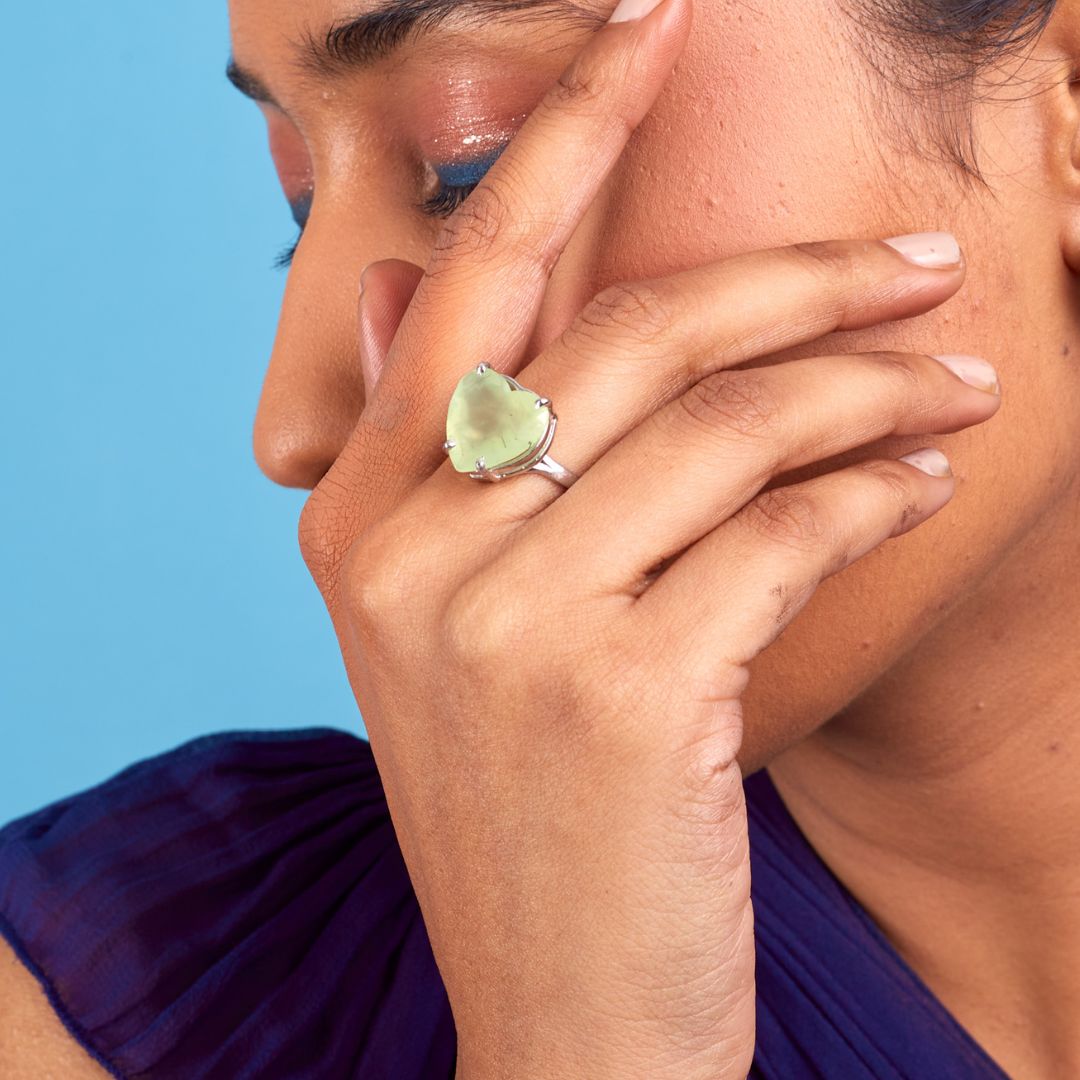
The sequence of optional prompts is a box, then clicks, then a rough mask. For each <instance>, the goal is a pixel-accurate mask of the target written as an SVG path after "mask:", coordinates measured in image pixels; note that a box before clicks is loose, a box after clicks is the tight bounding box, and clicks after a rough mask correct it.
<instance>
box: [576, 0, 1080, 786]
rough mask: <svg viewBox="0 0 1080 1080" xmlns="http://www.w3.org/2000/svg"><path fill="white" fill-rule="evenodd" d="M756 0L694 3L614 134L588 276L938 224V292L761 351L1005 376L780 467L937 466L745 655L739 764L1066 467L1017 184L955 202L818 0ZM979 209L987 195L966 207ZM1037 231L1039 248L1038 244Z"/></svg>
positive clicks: (810, 707) (832, 695)
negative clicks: (1014, 241)
mask: <svg viewBox="0 0 1080 1080" xmlns="http://www.w3.org/2000/svg"><path fill="white" fill-rule="evenodd" d="M755 7H757V8H758V9H760V17H758V16H755V15H754V13H752V12H749V11H748V10H744V9H743V8H742V5H741V4H740V5H735V4H732V5H729V4H726V3H718V4H716V5H699V6H698V9H697V11H696V13H695V17H696V18H697V19H698V20H699V27H700V26H702V24H703V29H701V30H700V32H699V33H698V34H697V36H696V37H695V38H694V39H693V40H692V42H691V48H690V52H689V54H688V56H687V58H686V60H685V61H684V62H682V63H680V65H679V67H678V69H677V70H676V72H675V74H674V76H673V78H672V80H671V81H670V82H669V83H668V85H667V86H666V87H665V92H664V95H663V96H662V97H661V99H660V100H659V101H658V102H657V105H656V107H654V109H653V110H652V111H651V112H650V113H649V114H648V115H647V116H646V118H645V121H644V122H643V124H642V125H641V127H640V128H639V130H638V132H637V133H636V134H635V137H634V139H633V141H632V142H631V144H630V146H629V147H628V149H627V152H626V154H625V155H624V157H623V159H622V160H621V161H620V164H619V166H618V168H617V170H616V173H615V174H614V175H613V178H612V183H611V186H610V190H611V197H610V199H609V200H608V202H607V203H606V205H605V206H604V207H601V208H600V209H599V211H598V212H599V213H601V214H602V215H603V221H602V222H601V223H600V224H599V226H598V227H597V228H596V229H595V230H594V231H593V233H592V235H593V237H594V238H599V240H594V245H595V246H594V248H593V249H592V251H591V252H590V256H591V257H592V258H593V260H594V265H595V282H596V284H597V285H598V286H599V285H603V284H606V283H608V282H610V281H616V280H633V279H639V278H645V277H651V276H658V275H662V274H669V273H673V272H676V271H678V270H681V269H685V268H688V267H692V266H696V265H700V264H702V263H705V262H709V261H712V260H715V259H721V258H724V257H726V256H729V255H732V254H735V253H737V252H741V251H747V250H753V249H758V248H767V247H773V246H779V245H783V244H788V243H792V242H795V241H800V240H813V239H825V238H829V237H845V236H849V237H854V236H889V235H894V234H897V233H902V232H912V231H918V230H921V229H934V228H948V229H953V230H954V231H956V233H957V234H958V235H959V236H960V237H961V238H962V241H963V243H964V247H965V253H966V254H967V257H968V261H969V270H968V276H967V279H966V281H965V285H964V287H963V288H962V289H961V291H960V292H959V293H958V294H957V295H956V296H955V297H953V298H952V299H951V300H949V301H946V302H945V303H944V304H943V305H941V306H939V307H938V308H936V309H934V310H933V311H931V312H929V313H927V314H925V315H923V316H920V317H918V318H915V319H910V320H904V321H902V322H899V323H891V324H882V325H880V326H877V327H871V328H869V329H866V330H862V331H857V332H848V333H842V334H834V335H830V336H828V337H826V338H820V339H818V340H817V341H814V342H811V343H809V344H808V345H807V346H804V347H801V348H799V349H794V350H790V351H788V352H786V353H784V354H783V355H782V356H781V357H780V358H781V359H791V360H796V359H798V358H799V357H801V356H813V355H822V354H825V353H830V352H845V353H846V352H859V351H866V350H872V349H899V350H903V351H921V352H971V353H976V354H982V355H985V356H987V357H988V358H990V359H992V361H993V362H995V363H996V364H998V365H999V367H1000V369H1001V371H1002V377H1003V382H1004V384H1005V386H1006V394H1005V400H1004V403H1003V405H1002V408H1001V410H1000V411H999V413H998V415H997V416H995V417H994V418H993V419H991V420H990V421H988V422H987V423H986V424H984V425H977V426H975V427H972V428H969V429H966V430H963V431H960V432H956V433H952V434H945V435H938V434H933V435H928V436H905V437H903V438H891V439H884V440H880V441H878V442H875V443H873V444H869V445H866V446H862V447H857V448H855V449H854V450H852V451H850V452H849V453H848V454H846V455H841V456H839V457H837V458H833V459H831V460H830V461H829V462H827V463H817V464H815V466H813V467H809V468H807V469H804V470H800V471H799V472H793V473H790V474H787V475H786V476H784V477H783V478H782V480H780V481H779V482H783V483H794V482H798V481H799V480H801V479H808V478H810V477H811V476H813V475H816V474H817V473H819V472H823V471H826V470H832V469H835V468H838V467H842V466H844V465H847V464H852V463H854V462H857V461H860V460H865V459H867V458H871V457H897V456H899V455H901V454H903V453H906V452H908V451H910V450H914V449H916V448H917V447H919V446H923V445H934V446H940V447H941V448H942V449H943V450H944V451H945V452H946V454H948V455H949V457H950V460H951V461H952V463H953V468H954V472H955V473H956V474H957V476H958V485H957V492H956V495H955V496H954V498H953V500H952V502H951V503H950V504H949V505H948V506H947V507H946V508H945V509H944V510H943V511H942V512H941V513H940V515H937V516H935V517H934V518H932V519H930V520H929V521H928V522H925V523H924V524H922V525H920V526H919V527H918V529H916V530H914V531H913V532H911V533H909V534H907V535H905V536H903V537H901V538H899V539H898V540H894V541H887V542H886V543H885V544H883V545H881V546H880V547H879V548H878V549H876V550H875V551H873V552H871V553H870V554H869V555H868V556H866V557H865V558H863V559H861V560H859V561H858V562H856V563H855V564H853V565H852V566H851V567H849V568H848V569H847V570H845V571H843V572H842V573H840V574H839V575H836V576H834V577H832V578H828V579H826V580H825V581H824V582H822V584H821V585H820V587H819V589H818V591H817V592H816V594H815V595H814V597H813V598H812V599H811V601H810V602H809V603H808V604H807V606H806V607H805V608H804V609H803V611H802V612H801V613H800V614H799V615H798V616H797V617H796V619H795V621H794V622H793V623H792V624H791V625H790V626H789V627H788V628H787V629H786V630H785V632H784V633H783V634H782V635H781V636H780V638H778V639H777V641H776V642H774V644H773V645H771V646H770V647H769V648H768V649H766V650H765V651H764V652H763V653H762V654H760V655H759V656H758V657H757V658H756V659H755V660H754V661H753V662H752V663H751V665H750V669H751V674H752V677H751V680H750V684H749V687H748V689H747V692H746V694H745V696H744V705H745V710H746V742H745V748H744V752H743V754H742V755H740V758H741V760H742V763H743V766H744V768H747V767H749V768H753V767H756V766H758V765H761V764H763V763H764V762H765V761H766V760H768V759H769V758H771V757H773V756H775V755H776V754H777V753H779V752H780V751H782V750H783V749H784V748H785V747H787V746H789V745H791V744H792V743H793V742H795V741H797V740H798V739H800V738H802V737H804V736H805V735H807V734H808V733H810V732H811V731H813V730H814V729H816V728H818V727H820V726H821V725H822V724H823V723H825V722H826V721H827V720H828V719H829V718H830V717H832V716H834V715H835V714H836V713H837V712H839V711H840V710H841V709H843V708H844V707H845V705H847V704H848V703H849V702H851V701H852V700H853V698H855V697H856V696H857V695H859V694H860V693H861V692H862V691H863V690H864V689H865V688H867V687H868V686H870V685H871V684H872V683H874V682H875V680H877V679H879V678H880V677H881V676H882V674H883V673H884V672H886V671H887V670H888V669H889V668H890V667H892V666H893V665H895V664H897V662H898V661H899V659H900V658H901V657H902V656H903V655H904V654H905V653H906V652H907V651H908V650H909V649H911V648H912V647H913V646H914V645H915V644H916V643H918V642H919V641H920V639H921V638H924V637H927V639H928V640H929V636H930V635H931V634H932V632H933V631H934V629H935V627H937V626H938V625H939V624H942V623H943V620H944V619H945V618H946V615H947V613H948V611H949V610H950V609H952V608H953V607H955V606H956V605H957V604H959V603H960V602H961V601H963V600H964V599H965V598H966V597H967V596H969V595H974V592H975V590H976V589H977V587H978V586H979V585H980V584H981V583H982V582H983V581H984V580H985V579H986V578H987V576H988V575H989V574H990V573H991V571H992V570H993V569H994V568H995V566H996V565H997V564H998V563H1000V562H1001V561H1002V560H1004V559H1006V558H1007V557H1008V556H1010V555H1011V554H1012V553H1013V552H1014V551H1016V550H1019V548H1020V546H1021V545H1022V544H1023V543H1024V542H1025V537H1026V535H1027V534H1028V532H1029V530H1031V528H1032V527H1033V525H1034V524H1035V523H1036V522H1037V521H1038V520H1039V519H1040V517H1042V516H1044V515H1046V514H1048V513H1049V512H1050V511H1051V510H1052V508H1053V507H1054V505H1056V503H1057V502H1058V501H1059V500H1060V497H1061V493H1062V492H1063V491H1064V490H1066V489H1067V485H1068V483H1069V481H1070V477H1072V476H1074V475H1075V472H1076V461H1075V459H1076V457H1077V449H1076V446H1075V439H1074V438H1073V436H1072V435H1071V433H1070V432H1069V431H1067V430H1066V429H1065V427H1064V426H1063V425H1062V424H1061V423H1055V424H1046V423H1045V419H1041V418H1040V415H1041V414H1040V405H1041V404H1042V403H1044V402H1045V401H1047V400H1064V401H1068V402H1070V403H1071V404H1070V405H1069V407H1068V409H1066V410H1065V411H1066V412H1067V413H1068V414H1069V415H1071V416H1076V415H1080V402H1078V401H1077V398H1078V396H1080V394H1078V391H1077V388H1076V386H1075V380H1073V381H1070V382H1069V383H1068V385H1067V386H1066V385H1065V384H1064V383H1063V382H1062V380H1061V378H1060V376H1059V375H1058V374H1055V373H1053V372H1050V371H1048V370H1047V369H1046V366H1045V360H1046V358H1047V357H1053V358H1056V357H1057V354H1058V352H1060V349H1061V340H1064V338H1061V340H1058V338H1059V336H1060V335H1061V334H1063V333H1065V330H1064V327H1061V326H1059V325H1053V324H1052V323H1051V322H1050V321H1049V320H1048V319H1043V318H1036V317H1035V314H1034V313H1035V310H1036V307H1037V306H1038V305H1037V301H1036V296H1037V295H1038V293H1039V283H1040V282H1041V283H1043V284H1042V292H1043V293H1045V282H1046V281H1048V280H1055V275H1060V266H1054V265H1051V264H1050V262H1046V263H1044V265H1041V266H1039V267H1031V268H1027V267H1025V268H1024V269H1023V275H1022V279H1020V280H1018V277H1017V274H1016V273H1015V272H1013V271H1012V270H1009V269H1007V268H1009V267H1011V266H1012V265H1013V264H1012V255H1011V253H1010V251H1009V250H1008V247H1007V244H1008V238H1007V234H1008V231H1009V228H1010V227H1011V228H1013V229H1015V228H1016V227H1017V226H1016V222H1018V221H1022V220H1025V217H1024V215H1023V213H1022V212H1021V211H1020V210H1019V209H1018V204H1016V203H1015V202H1014V203H1013V204H1012V205H1011V206H1010V205H1006V206H1004V207H1001V208H998V209H996V210H993V209H991V210H986V209H985V208H984V206H983V204H981V203H978V202H977V201H975V197H972V200H971V203H970V205H965V204H964V202H963V200H962V199H961V198H960V196H959V195H958V194H957V189H956V188H955V186H954V181H953V179H952V175H951V173H950V172H949V171H948V167H946V166H942V165H941V164H939V163H936V162H933V161H932V160H929V159H926V158H921V157H918V156H913V155H910V156H909V155H903V156H901V153H900V152H899V151H898V150H897V149H896V146H895V143H894V142H893V141H892V140H891V139H890V138H889V131H888V130H887V129H886V128H884V127H883V125H884V124H885V123H887V122H888V121H887V119H886V118H887V117H888V116H890V115H891V113H889V112H887V111H884V110H883V111H882V114H881V115H880V116H879V115H875V114H874V112H873V109H874V105H873V101H872V99H871V100H870V105H869V108H868V107H867V101H868V94H869V93H870V91H871V90H872V83H871V82H870V78H871V76H870V73H865V72H864V69H862V68H861V66H860V64H861V61H860V60H859V59H858V57H857V56H856V55H855V54H854V53H853V52H852V51H851V48H850V46H849V45H848V44H847V43H845V42H844V41H843V39H842V37H841V35H840V33H839V29H838V28H837V26H836V19H837V16H836V15H835V13H834V12H833V11H832V10H831V9H829V10H826V7H825V5H824V4H823V3H820V2H818V0H808V4H807V7H808V8H809V9H810V10H804V8H803V6H802V5H800V10H799V13H798V23H799V25H798V28H797V32H796V29H795V28H793V26H792V23H793V22H794V19H795V16H794V15H793V14H792V9H791V6H790V5H789V4H780V3H778V2H777V3H771V4H770V3H769V2H768V0H765V2H763V3H761V4H757V5H755ZM781 9H783V10H781ZM815 9H819V10H815ZM830 27H833V29H831V30H830V29H829V28H830ZM900 115H903V114H902V113H901V114H900ZM987 213H995V214H998V215H1000V217H999V218H996V219H995V220H994V221H987V217H986V215H987ZM1026 220H1030V218H1028V219H1026ZM1010 222H1011V223H1012V224H1011V226H1010V225H1009V223H1010ZM1046 250H1047V251H1048V252H1050V254H1051V255H1055V256H1058V257H1059V256H1060V252H1059V251H1057V250H1056V249H1055V248H1054V246H1053V245H1052V244H1050V245H1047V246H1046ZM1003 312H1008V313H1009V314H1008V315H1005V314H1003ZM990 313H992V317H988V315H989V314H990ZM1047 314H1048V313H1047ZM1033 327H1038V328H1039V332H1038V333H1034V332H1033ZM1044 330H1045V332H1044ZM1010 334H1011V335H1012V338H1010ZM1040 335H1041V336H1040ZM1078 348H1080V345H1078ZM1054 350H1057V351H1056V352H1055V351H1054ZM1010 376H1011V378H1010ZM1010 383H1011V385H1012V388H1013V389H1012V395H1011V397H1010V392H1009V389H1008V388H1009V386H1010ZM1063 394H1064V395H1065V396H1064V398H1063V397H1062V395H1063ZM1032 460H1034V461H1035V462H1036V464H1035V465H1034V467H1032V466H1031V464H1030V461H1032ZM1055 461H1056V462H1058V463H1061V462H1063V461H1064V462H1066V463H1067V466H1065V467H1062V466H1060V464H1059V465H1057V466H1056V465H1055V464H1054V462H1055ZM1003 489H1004V490H1007V491H1008V492H1009V506H1010V512H1009V514H1007V515H1006V514H1003V513H1002V490H1003Z"/></svg>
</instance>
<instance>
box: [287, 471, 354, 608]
mask: <svg viewBox="0 0 1080 1080" xmlns="http://www.w3.org/2000/svg"><path fill="white" fill-rule="evenodd" d="M296 533H297V541H298V543H299V546H300V555H301V557H302V558H303V560H304V563H305V564H306V566H307V568H308V571H309V573H310V574H311V577H312V580H313V581H314V582H315V584H316V586H317V587H318V589H319V591H320V592H321V593H322V594H323V596H324V597H325V598H326V601H327V603H328V605H329V606H330V607H331V610H332V608H333V602H332V601H333V598H334V595H335V593H336V590H337V582H338V577H339V574H340V567H341V563H342V561H343V560H344V558H345V554H346V552H347V551H348V549H349V544H350V540H351V536H350V529H349V523H348V520H347V518H346V517H345V515H344V514H343V513H342V510H341V507H340V505H339V504H338V502H337V500H336V499H335V498H333V486H332V483H331V482H330V478H329V476H327V477H324V478H323V481H322V482H321V483H320V484H319V486H318V487H316V488H315V489H314V491H312V493H311V494H310V495H309V496H308V498H307V501H306V502H305V503H304V505H303V507H302V508H301V510H300V516H299V519H298V521H297V527H296Z"/></svg>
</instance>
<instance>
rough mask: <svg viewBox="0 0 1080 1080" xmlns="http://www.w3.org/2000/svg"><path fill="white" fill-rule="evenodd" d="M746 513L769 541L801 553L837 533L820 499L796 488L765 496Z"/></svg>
mask: <svg viewBox="0 0 1080 1080" xmlns="http://www.w3.org/2000/svg"><path fill="white" fill-rule="evenodd" d="M746 510H747V513H748V520H749V524H750V525H751V526H752V527H753V528H754V529H756V530H757V531H758V532H759V533H760V534H762V535H763V536H765V537H766V539H768V540H769V541H771V542H773V543H780V544H783V545H785V546H787V547H791V548H795V549H796V550H798V551H800V552H802V551H806V550H808V549H811V548H818V547H820V546H822V545H823V544H827V543H829V542H830V541H831V540H832V537H833V533H834V532H835V529H834V527H833V526H832V525H831V524H830V519H829V515H828V514H827V512H826V511H825V509H824V508H823V507H822V505H821V501H820V499H819V498H818V497H816V496H814V495H811V494H810V493H809V492H807V491H803V490H800V489H799V488H798V487H797V486H796V487H779V488H773V489H772V490H770V491H765V492H762V494H760V495H759V496H758V497H757V498H756V499H755V500H754V501H753V502H752V503H750V504H749V506H748V507H747V508H746Z"/></svg>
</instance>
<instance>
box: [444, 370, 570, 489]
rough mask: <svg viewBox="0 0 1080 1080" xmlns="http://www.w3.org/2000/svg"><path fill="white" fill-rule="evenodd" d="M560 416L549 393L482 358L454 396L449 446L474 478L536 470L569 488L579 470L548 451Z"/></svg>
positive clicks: (446, 446) (454, 460)
mask: <svg viewBox="0 0 1080 1080" xmlns="http://www.w3.org/2000/svg"><path fill="white" fill-rule="evenodd" d="M555 421H556V417H555V412H554V410H553V409H552V408H551V401H550V399H549V398H546V397H541V396H540V395H539V394H534V393H533V392H532V391H531V390H527V389H526V388H525V387H524V386H522V385H521V383H519V382H518V381H517V380H516V379H512V378H511V377H510V376H509V375H504V374H503V373H502V372H501V371H496V370H495V369H494V368H493V367H491V366H489V365H488V364H478V365H477V366H476V367H475V368H473V370H472V371H469V372H467V373H466V374H465V375H463V376H462V377H461V380H460V381H459V382H458V384H457V387H456V389H455V390H454V393H453V396H452V397H451V398H450V406H449V408H448V409H447V411H446V442H444V443H443V449H444V450H445V451H446V453H447V456H448V457H449V458H450V461H451V463H452V464H453V466H454V468H455V469H456V470H457V471H458V472H463V473H468V474H469V476H471V477H472V478H473V479H474V480H503V479H505V478H506V477H507V476H516V475H517V474H519V473H524V472H529V471H530V470H531V471H533V472H539V473H543V474H544V476H550V477H551V479H552V480H554V481H556V482H557V483H559V484H562V486H563V487H564V488H568V487H569V486H570V485H571V484H572V483H574V481H575V480H577V476H576V475H575V474H574V473H572V472H571V471H570V470H569V469H564V468H563V467H562V466H561V465H560V464H559V463H558V462H557V461H554V460H553V459H552V458H550V457H549V456H548V452H547V451H548V447H550V446H551V440H552V439H554V438H555Z"/></svg>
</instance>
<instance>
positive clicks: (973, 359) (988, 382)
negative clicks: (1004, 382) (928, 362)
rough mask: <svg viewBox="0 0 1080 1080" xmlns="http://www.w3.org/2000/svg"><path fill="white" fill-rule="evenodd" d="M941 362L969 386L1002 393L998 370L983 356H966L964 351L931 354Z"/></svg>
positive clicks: (993, 392) (992, 392)
mask: <svg viewBox="0 0 1080 1080" xmlns="http://www.w3.org/2000/svg"><path fill="white" fill-rule="evenodd" d="M931 355H933V357H934V359H935V360H936V361H937V362H938V363H939V364H944V365H945V366H946V367H947V368H948V369H949V370H950V371H951V372H953V374H954V375H959V376H960V378H961V379H963V380H964V382H966V383H967V384H968V386H976V387H978V388H979V389H980V390H986V391H987V392H988V393H991V394H1000V393H1001V384H1000V383H999V382H998V377H997V372H996V371H995V370H994V368H993V367H992V365H990V364H988V363H987V362H986V361H985V360H983V359H982V357H979V356H965V355H964V354H962V353H944V354H942V355H940V356H939V355H937V354H931Z"/></svg>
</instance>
